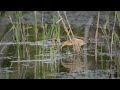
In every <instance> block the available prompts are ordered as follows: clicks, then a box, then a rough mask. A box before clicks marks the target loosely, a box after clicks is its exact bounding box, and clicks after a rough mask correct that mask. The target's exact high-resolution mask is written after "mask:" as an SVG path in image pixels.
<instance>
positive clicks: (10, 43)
mask: <svg viewBox="0 0 120 90" xmlns="http://www.w3.org/2000/svg"><path fill="white" fill-rule="evenodd" d="M68 13H70V12H68ZM81 13H82V12H81ZM84 13H85V12H84ZM84 13H83V14H84ZM88 13H90V12H88ZM83 14H80V15H82V17H83ZM92 14H93V15H95V14H96V12H93V13H92ZM73 15H75V14H73ZM76 15H78V14H77V13H76ZM71 16H72V15H71V14H70V15H69V17H71ZM78 16H79V15H78ZM84 17H85V16H84ZM87 17H88V16H87ZM80 20H81V19H80ZM87 20H88V22H87V23H86V22H85V23H84V24H86V26H85V27H84V28H73V32H74V34H75V35H76V36H82V37H87V41H86V44H85V45H83V46H81V48H78V49H80V53H76V52H75V51H74V50H73V48H72V46H64V47H63V48H62V49H61V48H60V47H61V45H62V43H63V42H64V41H65V40H67V37H66V33H65V32H63V28H60V30H61V32H60V33H59V34H60V35H61V37H59V38H58V39H57V40H54V36H55V35H58V34H57V33H56V34H54V35H52V34H51V32H50V34H48V33H47V32H46V33H47V35H48V37H47V36H45V34H44V32H43V30H41V29H38V33H37V35H38V36H39V39H38V40H35V37H36V36H35V35H36V34H35V32H33V31H34V28H33V27H34V26H33V25H30V26H31V27H32V29H29V30H28V31H27V32H19V33H21V34H22V35H23V36H21V37H20V38H22V39H21V40H20V41H17V40H16V38H15V31H14V29H13V30H12V29H11V30H9V31H5V27H4V28H1V30H2V31H1V33H2V34H1V35H0V36H1V37H2V38H1V37H0V38H1V42H0V78H1V79H119V78H120V77H119V76H120V71H119V70H120V61H119V60H120V57H119V54H120V50H119V46H118V47H116V46H117V45H116V43H115V44H113V47H115V48H114V49H112V51H111V49H110V42H109V40H111V36H110V35H108V36H105V35H103V33H101V29H100V30H99V36H98V38H97V56H96V49H95V45H96V40H95V31H96V28H93V26H92V23H93V18H91V17H89V18H87ZM70 21H72V20H70ZM85 21H86V19H85ZM79 24H83V22H82V23H80V22H79ZM1 26H2V24H1ZM10 26H11V24H10V25H9V24H8V26H6V27H7V29H8V27H10ZM26 26H27V25H26ZM26 26H25V27H26ZM88 29H89V30H88ZM56 30H58V29H56ZM52 32H54V31H52ZM3 34H4V35H3ZM24 34H25V35H24ZM51 36H53V37H52V39H51V38H50V37H51ZM58 36H59V35H58ZM58 36H56V37H58ZM16 37H17V36H16ZM16 41H17V42H16ZM96 58H97V59H96Z"/></svg>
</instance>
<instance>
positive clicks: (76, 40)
mask: <svg viewBox="0 0 120 90" xmlns="http://www.w3.org/2000/svg"><path fill="white" fill-rule="evenodd" d="M85 44H86V42H85V41H84V38H83V37H79V36H74V37H72V38H71V40H70V39H69V40H66V41H64V42H63V43H62V46H61V49H62V48H63V47H64V46H73V50H74V51H75V52H79V51H80V48H81V46H83V45H85Z"/></svg>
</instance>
